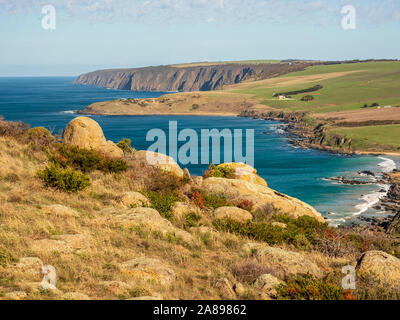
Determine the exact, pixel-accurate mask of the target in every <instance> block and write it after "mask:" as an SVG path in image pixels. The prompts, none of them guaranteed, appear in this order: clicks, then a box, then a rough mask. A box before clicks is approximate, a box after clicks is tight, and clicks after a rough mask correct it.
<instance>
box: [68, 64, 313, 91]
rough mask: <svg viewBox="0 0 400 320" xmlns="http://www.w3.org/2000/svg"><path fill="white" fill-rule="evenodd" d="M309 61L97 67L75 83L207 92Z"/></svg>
mask: <svg viewBox="0 0 400 320" xmlns="http://www.w3.org/2000/svg"><path fill="white" fill-rule="evenodd" d="M310 65H311V63H306V62H286V63H285V62H284V63H261V64H246V63H243V64H242V63H230V64H214V65H213V64H211V65H209V64H207V65H199V66H197V65H181V66H173V65H172V66H158V67H145V68H134V69H110V70H98V71H94V72H89V73H85V74H82V75H80V76H79V77H78V78H77V79H76V80H75V83H76V84H83V85H91V86H98V87H103V88H114V89H121V90H133V91H209V90H216V89H221V88H222V87H224V86H226V85H230V84H236V83H240V82H243V81H247V80H262V79H267V78H271V77H275V76H278V75H283V74H286V73H289V72H294V71H300V70H304V69H305V68H306V67H307V66H310Z"/></svg>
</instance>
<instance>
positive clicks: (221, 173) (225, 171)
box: [203, 164, 235, 179]
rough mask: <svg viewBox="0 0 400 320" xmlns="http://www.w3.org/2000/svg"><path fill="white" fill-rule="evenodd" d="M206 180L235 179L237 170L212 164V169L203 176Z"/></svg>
mask: <svg viewBox="0 0 400 320" xmlns="http://www.w3.org/2000/svg"><path fill="white" fill-rule="evenodd" d="M203 177H204V178H210V177H214V178H226V179H234V178H235V169H234V168H231V167H227V166H222V167H216V166H215V165H214V164H210V167H209V168H208V170H207V171H206V172H205V173H204V175H203Z"/></svg>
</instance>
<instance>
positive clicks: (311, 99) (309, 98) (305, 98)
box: [301, 95, 314, 102]
mask: <svg viewBox="0 0 400 320" xmlns="http://www.w3.org/2000/svg"><path fill="white" fill-rule="evenodd" d="M313 100H314V97H313V96H311V95H307V96H304V97H303V98H301V101H305V102H308V101H313Z"/></svg>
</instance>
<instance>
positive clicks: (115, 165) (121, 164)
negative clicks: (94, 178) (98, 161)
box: [101, 159, 128, 173]
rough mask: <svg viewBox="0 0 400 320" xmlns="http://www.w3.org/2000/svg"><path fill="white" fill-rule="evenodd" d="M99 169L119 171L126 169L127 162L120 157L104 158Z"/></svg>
mask: <svg viewBox="0 0 400 320" xmlns="http://www.w3.org/2000/svg"><path fill="white" fill-rule="evenodd" d="M101 170H102V171H105V172H109V173H120V172H125V171H126V170H128V164H127V163H126V162H125V161H124V160H122V159H105V160H104V161H103V163H102V166H101Z"/></svg>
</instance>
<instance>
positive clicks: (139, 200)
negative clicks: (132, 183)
mask: <svg viewBox="0 0 400 320" xmlns="http://www.w3.org/2000/svg"><path fill="white" fill-rule="evenodd" d="M117 201H118V204H119V206H120V207H126V208H133V207H149V206H150V205H151V203H150V200H149V199H147V197H145V196H144V195H143V194H141V193H139V192H132V191H131V192H125V193H124V194H122V195H121V196H120V197H118V199H117Z"/></svg>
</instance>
